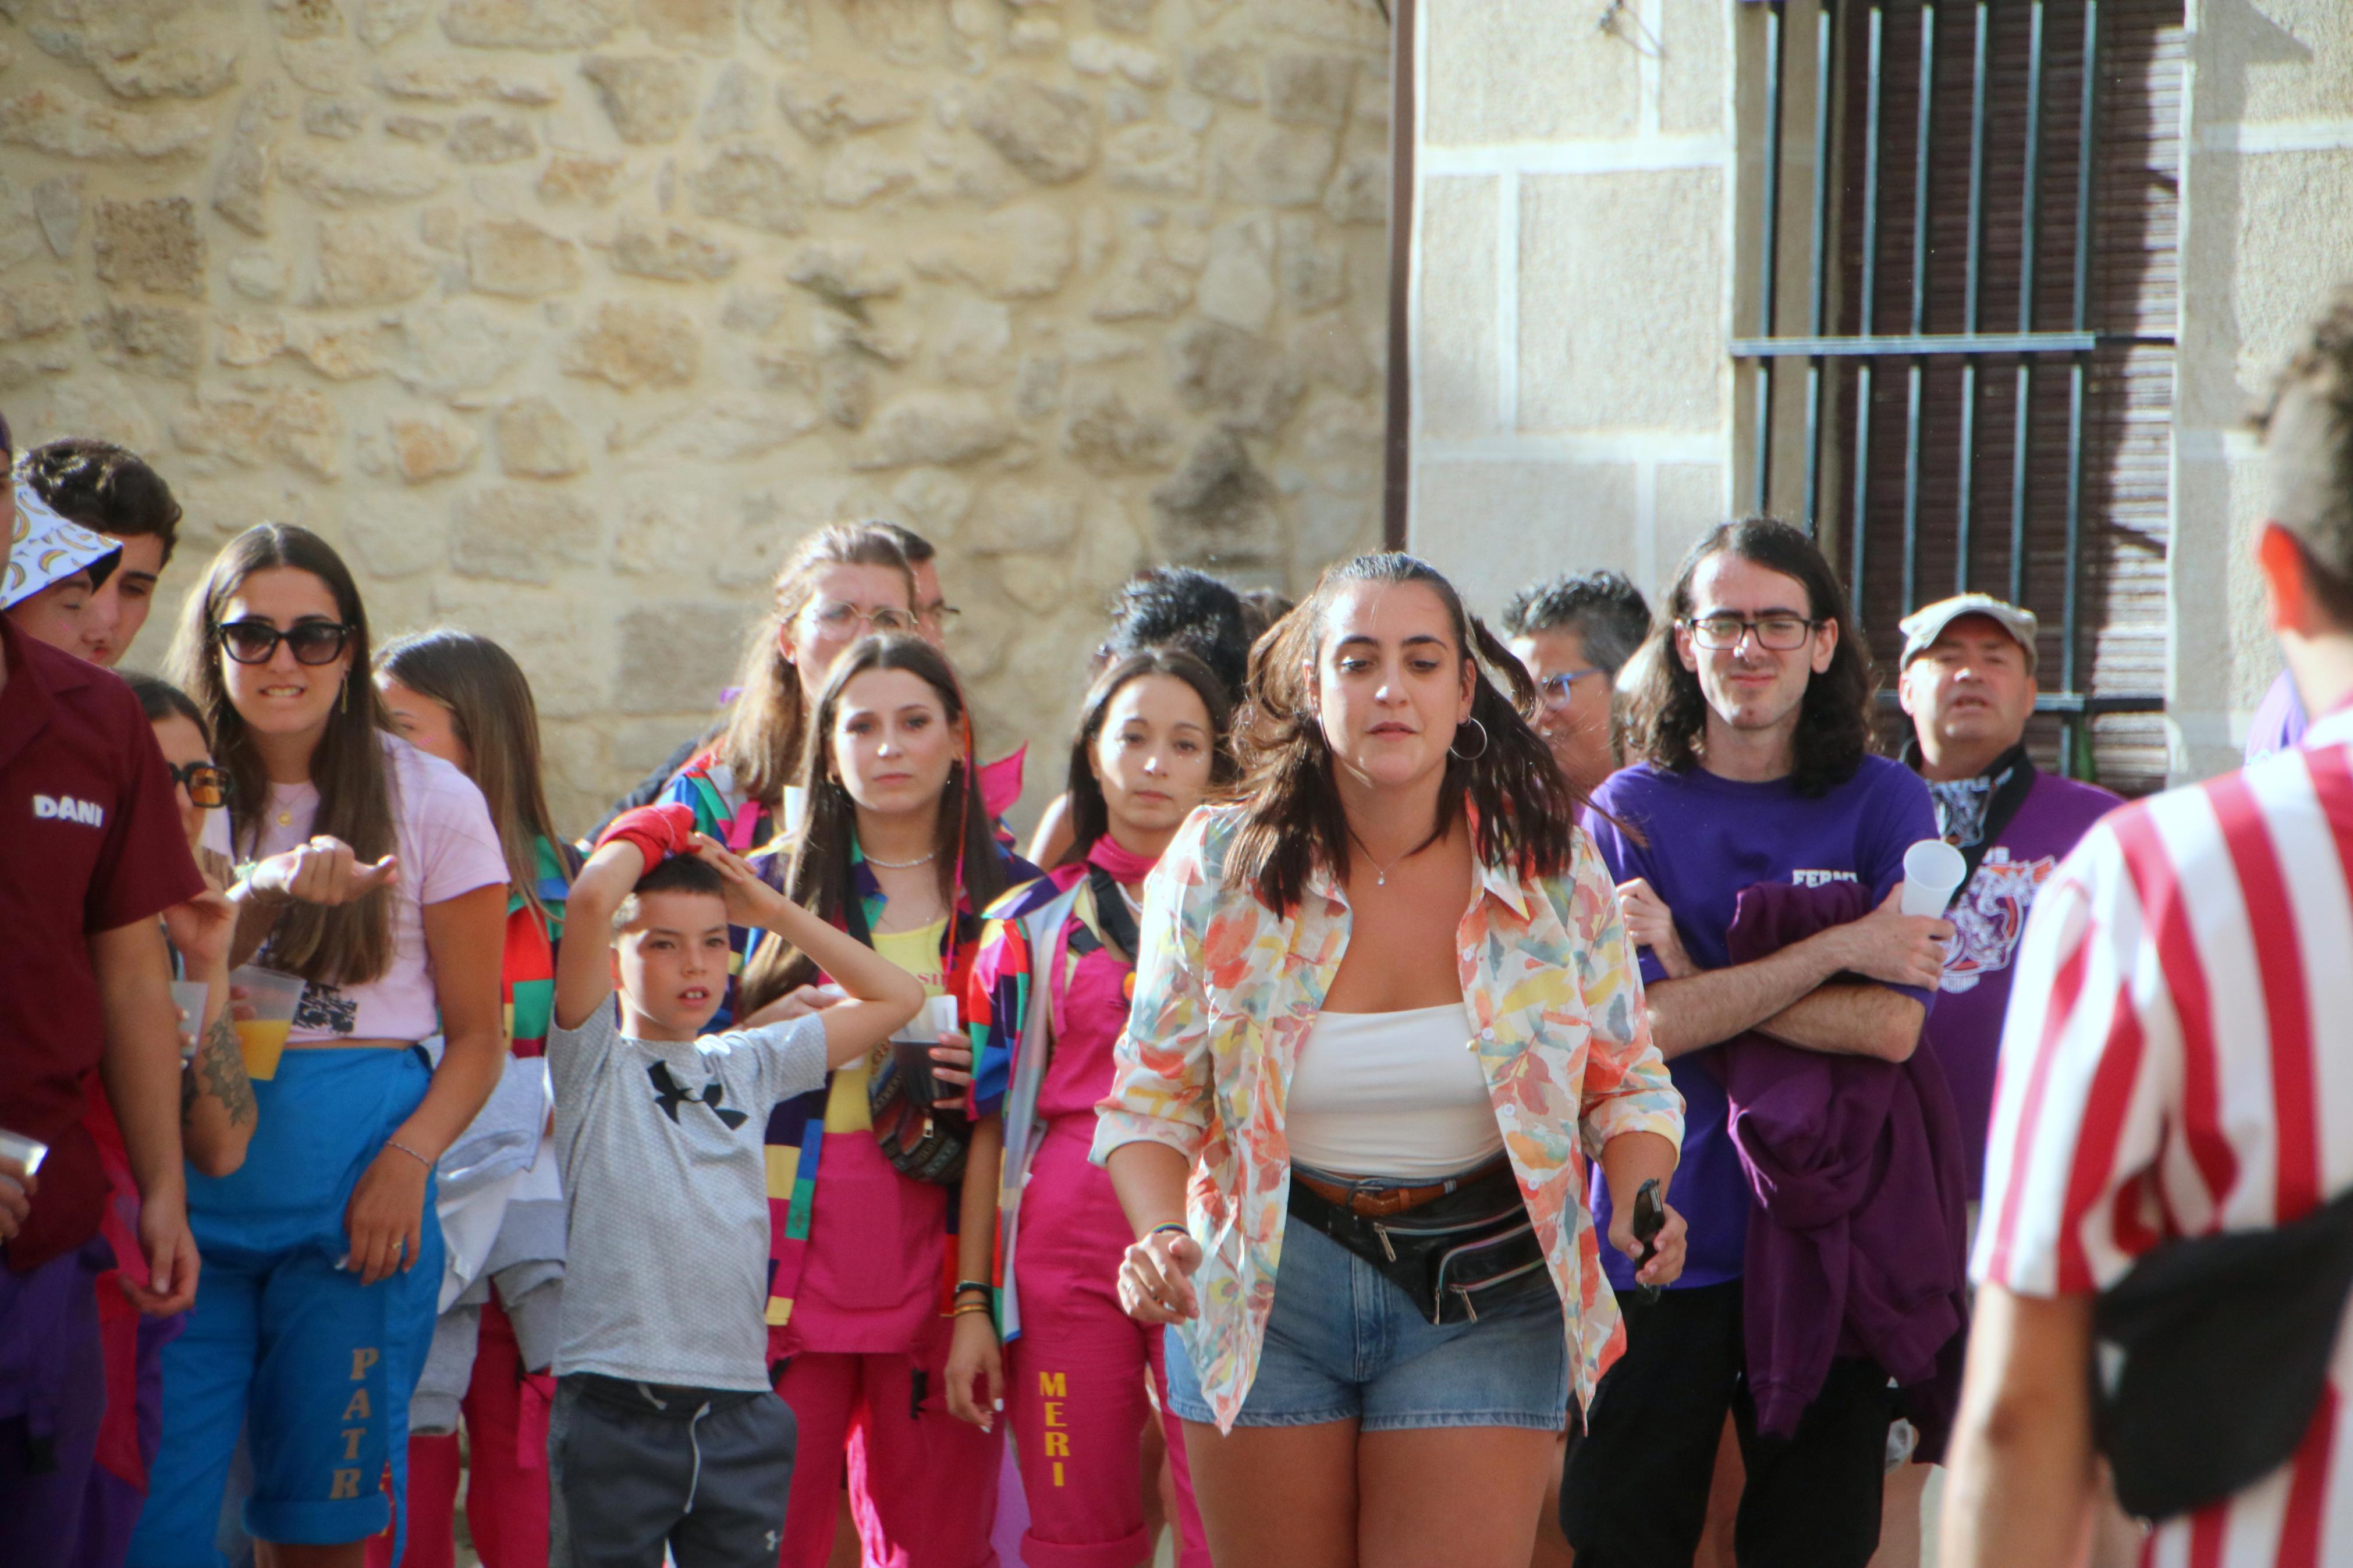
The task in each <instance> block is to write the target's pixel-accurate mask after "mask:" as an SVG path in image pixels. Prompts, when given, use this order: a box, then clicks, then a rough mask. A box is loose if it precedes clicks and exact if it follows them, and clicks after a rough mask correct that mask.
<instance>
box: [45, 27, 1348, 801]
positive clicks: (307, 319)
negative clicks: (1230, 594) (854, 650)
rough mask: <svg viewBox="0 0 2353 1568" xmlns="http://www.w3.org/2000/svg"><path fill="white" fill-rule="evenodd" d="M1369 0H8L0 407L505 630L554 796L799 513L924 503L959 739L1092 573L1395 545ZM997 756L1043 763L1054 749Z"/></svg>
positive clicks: (600, 766) (1051, 675)
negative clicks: (948, 605) (543, 731)
mask: <svg viewBox="0 0 2353 1568" xmlns="http://www.w3.org/2000/svg"><path fill="white" fill-rule="evenodd" d="M1387 52H1388V33H1387V27H1386V24H1385V22H1384V21H1383V18H1382V16H1381V14H1380V11H1379V10H1378V8H1377V6H1376V5H1374V3H1373V0H0V407H5V410H6V411H7V413H8V416H9V417H10V419H11V420H12V422H13V423H14V424H15V426H16V429H17V431H18V434H19V439H20V444H24V443H29V442H34V441H39V440H43V439H47V438H49V437H54V436H58V435H62V434H69V433H88V434H97V435H102V436H107V437H113V438H116V439H119V440H121V441H123V442H125V443H127V444H128V445H131V446H132V447H135V448H137V449H139V450H140V451H142V453H145V454H147V455H149V456H150V457H151V458H153V461H154V462H155V463H156V466H157V467H158V468H160V469H161V470H162V471H163V472H164V475H165V477H166V478H167V479H169V480H170V481H171V482H172V484H173V486H174V489H176V490H177V491H178V492H179V493H180V494H181V495H182V497H183V498H184V500H185V503H186V505H187V508H188V512H189V517H190V528H189V534H188V537H187V539H186V542H185V543H184V545H183V548H182V554H181V557H180V559H179V561H177V562H175V563H174V567H173V569H172V571H171V572H170V573H169V574H167V575H166V578H165V581H164V600H165V603H164V605H162V606H161V607H159V609H158V612H157V615H156V618H155V622H154V623H153V625H152V626H151V629H150V630H149V631H148V633H147V634H146V635H145V636H144V637H142V640H141V642H140V644H139V645H138V646H137V647H136V648H134V650H133V652H132V658H131V661H130V662H131V663H132V664H133V665H142V666H143V665H152V664H153V662H155V660H157V659H158V658H160V657H161V654H162V651H163V647H164V643H165V641H166V640H167V638H168V636H169V626H168V622H169V618H170V614H171V610H172V607H173V606H172V601H174V600H176V599H177V598H178V596H179V595H181V594H182V593H183V592H185V588H186V586H187V584H189V583H190V582H191V581H192V580H193V579H194V578H195V576H196V575H197V574H198V573H199V571H200V570H201V566H202V563H203V562H204V561H205V559H206V557H207V556H208V554H209V553H210V552H211V550H212V549H213V548H214V547H215V546H216V544H217V543H218V542H220V540H222V539H223V538H225V537H226V536H227V535H228V534H230V533H233V532H235V531H237V530H238V529H241V528H243V527H244V526H246V525H248V523H250V522H253V521H260V520H263V519H281V520H286V521H300V522H303V523H306V524H309V525H310V526H312V527H315V528H317V529H319V530H320V531H322V532H323V533H325V534H326V535H327V536H328V537H329V538H330V539H331V540H332V541H334V542H336V543H337V544H338V546H339V547H341V548H342V549H343V551H344V552H345V553H346V554H347V556H349V558H350V559H351V560H352V561H353V564H354V566H355V567H356V568H358V569H359V570H360V572H361V574H362V579H363V583H364V588H365V592H366V594H367V595H368V600H369V604H370V608H371V613H372V615H373V616H374V618H375V621H376V623H377V625H378V626H379V627H380V628H382V629H383V630H385V631H391V630H397V629H401V628H404V627H410V626H426V625H431V624H435V623H451V624H456V625H459V626H468V627H471V628H473V629H476V630H480V631H484V632H487V633H490V634H491V635H493V636H496V637H500V638H501V640H503V641H505V642H506V643H507V644H508V646H509V647H512V649H513V651H514V652H515V653H516V654H517V656H518V657H519V658H521V659H522V662H523V664H524V666H525V668H527V669H528V670H529V671H530V673H531V675H532V676H533V681H534V685H535V687H536V689H537V693H538V697H539V700H540V703H541V706H542V710H543V713H544V714H545V715H546V717H547V721H548V722H547V736H548V742H549V751H550V755H551V757H552V759H553V765H552V780H551V783H552V784H553V793H554V795H555V796H556V797H557V801H558V811H559V813H560V815H561V816H563V817H564V819H565V821H566V822H567V823H569V824H572V825H575V826H576V825H579V824H582V823H583V822H585V820H586V818H587V816H588V814H589V813H590V812H591V811H592V810H593V809H594V808H595V806H596V805H597V804H598V803H600V802H601V801H602V800H604V799H605V798H607V796H608V795H609V794H610V793H611V792H612V791H613V790H614V789H615V787H616V786H617V785H619V784H624V783H626V782H628V781H629V780H631V779H634V778H635V777H636V776H637V774H638V773H639V772H640V771H641V770H642V769H643V768H644V767H646V766H647V765H649V764H650V763H652V762H654V761H656V760H658V759H659V757H660V756H661V755H662V754H664V753H665V752H668V750H669V749H670V745H671V744H672V743H673V742H675V741H676V740H678V739H680V738H681V737H682V736H683V735H684V734H686V733H687V732H688V731H691V729H693V728H694V727H695V726H696V725H697V724H698V723H699V722H701V721H702V717H703V716H704V715H705V714H707V713H708V711H709V710H710V707H711V705H712V702H713V701H714V700H715V696H716V692H717V690H718V689H719V687H720V686H721V685H722V684H723V681H724V680H725V679H726V678H727V675H728V672H729V671H730V669H731V668H733V662H734V658H735V653H736V649H737V647H738V644H739V641H740V638H741V636H742V631H743V627H744V625H745V624H746V622H747V620H748V618H749V616H750V615H751V613H752V612H753V610H754V607H755V606H756V605H758V604H759V602H760V601H761V599H762V597H763V595H764V592H765V586H766V584H767V581H768V579H769V577H770V576H771V574H773V571H774V569H775V564H776V561H777V560H778V559H779V558H780V556H781V555H782V553H783V551H784V548H785V546H786V543H787V542H789V541H790V540H791V539H793V538H794V537H795V536H797V534H799V533H800V532H802V531H805V530H807V529H808V528H810V527H812V526H814V525H817V524H819V523H822V522H824V521H829V520H832V519H836V518H840V517H855V516H864V515H884V516H891V517H895V518H897V519H900V520H902V521H905V522H906V523H908V524H909V525H910V526H913V527H914V528H916V529H918V530H920V531H923V532H924V533H926V534H928V535H929V536H930V537H932V538H933V539H934V541H935V542H938V543H939V544H940V546H941V547H942V551H943V554H944V567H945V570H944V578H945V580H946V582H947V584H948V588H949V592H950V596H951V597H952V599H953V600H954V601H955V602H956V603H957V604H959V605H962V606H963V607H964V609H965V625H964V626H963V627H962V629H961V630H960V632H959V634H958V640H957V644H956V647H955V650H954V651H955V653H956V656H957V658H958V659H959V662H960V664H961V667H962V668H963V669H964V670H965V673H966V675H967V677H968V678H969V679H970V680H971V681H972V683H973V686H974V689H975V692H976V700H977V701H978V704H979V707H980V710H981V717H982V721H983V739H984V743H985V745H986V746H987V749H988V750H990V751H992V752H995V751H999V750H1007V749H1010V747H1011V746H1012V744H1014V743H1015V742H1017V741H1019V740H1022V739H1029V740H1032V741H1038V742H1047V743H1049V744H1050V745H1052V744H1055V743H1058V742H1059V741H1060V739H1061V738H1062V737H1063V736H1064V733H1065V726H1066V724H1067V722H1068V718H1069V714H1070V711H1071V704H1072V702H1073V701H1074V700H1075V698H1076V696H1077V693H1078V689H1079V683H1080V679H1081V675H1082V658H1083V654H1084V651H1085V650H1086V648H1087V647H1090V646H1091V645H1092V639H1093V638H1094V637H1096V636H1097V635H1098V632H1099V626H1100V610H1101V606H1102V604H1103V600H1104V597H1105V595H1106V594H1107V592H1108V591H1109V590H1110V589H1111V588H1112V587H1113V585H1114V584H1116V583H1117V582H1119V581H1120V580H1121V579H1122V578H1123V577H1124V576H1125V575H1126V574H1129V573H1130V572H1132V571H1133V570H1134V569H1135V567H1136V566H1138V565H1139V564H1140V563H1144V562H1145V561H1147V560H1152V559H1171V558H1173V559H1179V560H1187V561H1198V562H1206V563H1214V564H1216V565H1217V566H1218V567H1219V569H1220V570H1223V571H1226V572H1228V573H1229V574H1231V575H1234V576H1236V577H1238V578H1242V579H1248V580H1251V581H1259V582H1271V583H1275V584H1282V583H1293V584H1296V583H1299V582H1302V581H1303V580H1304V579H1305V578H1307V577H1309V576H1312V574H1313V573H1314V570H1315V569H1316V567H1318V566H1319V565H1320V564H1321V563H1323V561H1324V559H1326V558H1328V557H1329V556H1331V555H1333V554H1335V553H1338V552H1344V551H1347V550H1352V549H1356V548H1361V547H1363V546H1365V545H1366V544H1368V543H1371V542H1374V541H1376V540H1377V537H1378V516H1377V491H1378V485H1379V438H1380V429H1381V415H1380V407H1381V405H1380V389H1379V364H1380V360H1381V355H1382V343H1383V338H1382V321H1383V312H1384V310H1385V303H1386V301H1385V284H1384V279H1385V276H1386V270H1385V268H1386V251H1385V229H1384V225H1385V222H1386V212H1385V207H1386V197H1387V183H1388V158H1387V153H1386V138H1387V121H1388V82H1387V74H1388V66H1387ZM1054 771H1055V770H1054V769H1053V768H1052V767H1051V766H1050V765H1049V766H1047V767H1044V768H1040V769H1033V770H1032V772H1033V789H1032V794H1033V796H1035V795H1038V794H1039V793H1040V792H1041V791H1042V790H1044V789H1046V788H1049V787H1050V779H1048V778H1045V777H1042V776H1040V775H1045V774H1050V773H1053V772H1054Z"/></svg>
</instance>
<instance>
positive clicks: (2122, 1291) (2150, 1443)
mask: <svg viewBox="0 0 2353 1568" xmlns="http://www.w3.org/2000/svg"><path fill="white" fill-rule="evenodd" d="M2348 1294H2353V1192H2348V1193H2345V1194H2339V1195H2338V1196H2337V1197H2336V1198H2335V1199H2333V1200H2331V1201H2330V1202H2328V1203H2327V1204H2324V1205H2321V1206H2320V1207H2319V1208H2317V1209H2315V1210H2314V1211H2313V1212H2312V1213H2310V1214H2308V1215H2305V1216H2304V1217H2303V1218H2302V1219H2299V1220H2297V1221H2295V1223H2294V1224H2292V1225H2284V1226H2279V1227H2278V1228H2277V1229H2274V1230H2247V1231H2228V1232H2225V1233H2223V1234H2221V1235H2220V1236H2203V1237H2191V1238H2187V1239H2183V1240H2177V1241H2168V1242H2166V1243H2164V1244H2163V1245H2161V1246H2159V1247H2157V1248H2156V1249H2155V1250H2154V1251H2152V1252H2150V1253H2149V1254H2148V1255H2147V1257H2145V1258H2142V1259H2141V1260H2140V1261H2139V1262H2137V1263H2136V1264H2134V1265H2133V1267H2132V1269H2131V1271H2130V1272H2128V1273H2127V1274H2126V1275H2125V1277H2124V1278H2123V1279H2119V1280H2117V1281H2116V1283H2115V1284H2114V1285H2112V1286H2110V1287H2109V1288H2108V1289H2105V1290H2103V1291H2102V1292H2100V1295H2099V1298H2098V1301H2097V1303H2096V1305H2094V1308H2093V1312H2092V1324H2093V1333H2094V1337H2095V1339H2096V1340H2097V1342H2098V1347H2097V1356H2096V1362H2097V1364H2098V1366H2099V1368H2100V1374H2099V1375H2098V1376H2096V1377H2095V1378H2094V1384H2093V1402H2094V1412H2093V1429H2094V1435H2095V1437H2096V1439H2097V1442H2098V1445H2099V1449H2100V1452H2101V1453H2103V1454H2105V1456H2107V1460H2108V1463H2109V1465H2110V1466H2111V1467H2112V1468H2114V1469H2115V1471H2116V1500H2117V1501H2118V1502H2120V1503H2122V1504H2124V1506H2125V1510H2126V1512H2128V1513H2131V1514H2133V1515H2134V1516H2136V1517H2137V1518H2140V1519H2147V1520H2164V1519H2171V1518H2173V1517H2174V1516H2175V1515H2177V1514H2184V1513H2189V1512H2193V1511H2195V1510H2198V1509H2200V1508H2203V1507H2205V1506H2206V1505H2207V1504H2208V1503H2211V1502H2216V1501H2219V1500H2221V1499H2223V1498H2226V1497H2229V1496H2230V1495H2231V1494H2232V1492H2236V1491H2241V1490H2243V1489H2246V1488H2247V1487H2250V1486H2253V1484H2254V1483H2255V1482H2257V1481H2259V1480H2261V1479H2263V1478H2264V1477H2265V1476H2267V1475H2270V1474H2271V1473H2272V1472H2273V1471H2274V1470H2276V1469H2278V1468H2280V1467H2281V1466H2282V1465H2284V1464H2286V1463H2287V1462H2288V1460H2289V1459H2290V1458H2293V1457H2294V1456H2295V1451H2296V1447H2297V1446H2298V1445H2299V1444H2301V1443H2302V1442H2303V1441H2304V1436H2305V1434H2306V1431H2307V1430H2309V1429H2310V1427H2311V1426H2312V1415H2313V1412H2314V1410H2315V1409H2316V1408H2317V1407H2318V1405H2319V1404H2320V1395H2321V1393H2322V1391H2323V1390H2324V1389H2326V1388H2327V1386H2328V1363H2329V1362H2330V1360H2331V1359H2332V1358H2333V1357H2334V1356H2335V1354H2336V1351H2337V1326H2338V1324H2339V1323H2340V1322H2341V1321H2342V1320H2343V1318H2344V1316H2345V1303H2346V1300H2347V1297H2348Z"/></svg>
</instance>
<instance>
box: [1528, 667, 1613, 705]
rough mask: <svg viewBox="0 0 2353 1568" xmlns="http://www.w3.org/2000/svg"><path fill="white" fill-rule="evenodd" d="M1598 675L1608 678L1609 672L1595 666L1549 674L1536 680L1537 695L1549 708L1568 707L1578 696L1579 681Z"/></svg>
mask: <svg viewBox="0 0 2353 1568" xmlns="http://www.w3.org/2000/svg"><path fill="white" fill-rule="evenodd" d="M1597 675H1598V676H1600V677H1601V678H1602V679H1605V680H1607V679H1609V671H1608V670H1606V669H1601V668H1590V669H1565V670H1563V671H1561V672H1560V673H1559V674H1558V675H1547V676H1546V677H1545V678H1544V679H1542V680H1539V681H1537V682H1536V696H1537V697H1538V698H1539V699H1541V700H1542V701H1543V702H1544V705H1545V706H1546V707H1547V708H1566V707H1567V706H1568V705H1569V703H1570V702H1571V701H1573V700H1575V699H1576V697H1577V682H1578V681H1580V680H1585V679H1590V678H1591V677H1594V676H1597Z"/></svg>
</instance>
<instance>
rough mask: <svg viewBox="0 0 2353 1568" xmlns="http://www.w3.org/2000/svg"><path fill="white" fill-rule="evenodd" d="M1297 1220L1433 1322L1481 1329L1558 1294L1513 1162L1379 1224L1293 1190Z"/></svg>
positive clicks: (1296, 1185) (1296, 1186)
mask: <svg viewBox="0 0 2353 1568" xmlns="http://www.w3.org/2000/svg"><path fill="white" fill-rule="evenodd" d="M1291 1214H1292V1217H1293V1218H1294V1219H1298V1220H1301V1221H1303V1222H1304V1223H1306V1224H1308V1225H1311V1226H1314V1227H1315V1228H1316V1229H1317V1230H1320V1231H1322V1232H1323V1233H1324V1235H1326V1236H1328V1237H1331V1238H1332V1239H1333V1240H1335V1241H1336V1242H1338V1243H1339V1244H1340V1245H1341V1246H1343V1247H1346V1248H1347V1249H1348V1250H1349V1251H1350V1252H1353V1253H1355V1254H1356V1256H1357V1257H1359V1258H1363V1259H1364V1260H1365V1261H1366V1262H1367V1263H1369V1264H1371V1265H1372V1266H1373V1267H1374V1268H1377V1269H1379V1270H1380V1271H1381V1274H1382V1277H1383V1278H1385V1279H1388V1282H1389V1283H1390V1284H1392V1285H1395V1286H1396V1287H1397V1288H1398V1289H1400V1290H1402V1291H1404V1292H1405V1293H1406V1297H1407V1299H1408V1300H1411V1301H1412V1302H1413V1304H1414V1306H1415V1307H1416V1308H1417V1309H1418V1310H1419V1311H1420V1313H1421V1315H1422V1316H1423V1317H1425V1318H1427V1319H1429V1320H1430V1321H1431V1322H1432V1323H1436V1324H1440V1325H1444V1324H1447V1323H1475V1322H1477V1321H1479V1315H1480V1314H1481V1313H1482V1312H1493V1311H1495V1310H1498V1309H1499V1308H1501V1307H1503V1306H1504V1304H1505V1303H1507V1302H1511V1301H1516V1300H1520V1299H1521V1298H1522V1297H1524V1296H1527V1295H1530V1294H1533V1293H1534V1292H1535V1291H1538V1290H1550V1289H1552V1274H1551V1272H1550V1270H1548V1269H1547V1268H1546V1267H1545V1256H1544V1244H1543V1243H1542V1242H1541V1241H1539V1240H1538V1239H1537V1238H1536V1230H1535V1225H1534V1223H1532V1222H1531V1221H1530V1220H1529V1218H1528V1209H1527V1205H1526V1204H1525V1203H1523V1202H1522V1201H1521V1199H1520V1184H1519V1180H1518V1178H1517V1177H1515V1176H1514V1175H1513V1174H1512V1164H1511V1162H1510V1161H1508V1160H1497V1161H1495V1162H1494V1163H1493V1164H1492V1165H1490V1166H1489V1167H1487V1168H1486V1169H1485V1170H1483V1171H1479V1172H1476V1173H1472V1175H1470V1176H1468V1177H1466V1178H1464V1180H1463V1183H1462V1184H1461V1186H1459V1187H1457V1188H1456V1189H1455V1190H1454V1191H1452V1192H1451V1193H1448V1194H1445V1195H1443V1196H1441V1197H1436V1198H1432V1199H1430V1202H1428V1203H1426V1204H1423V1205H1419V1207H1417V1208H1410V1209H1408V1210H1406V1211H1405V1212H1404V1213H1403V1214H1395V1215H1385V1216H1383V1217H1380V1218H1373V1217H1371V1216H1369V1215H1360V1214H1356V1213H1355V1212H1354V1211H1352V1210H1350V1209H1347V1208H1345V1207H1343V1206H1342V1205H1339V1204H1335V1203H1334V1202H1332V1200H1331V1199H1329V1198H1326V1197H1324V1195H1323V1194H1321V1193H1317V1192H1314V1191H1311V1190H1310V1189H1309V1188H1308V1186H1307V1185H1306V1184H1304V1183H1303V1182H1300V1181H1298V1180H1296V1179H1294V1180H1293V1182H1292V1184H1291Z"/></svg>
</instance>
